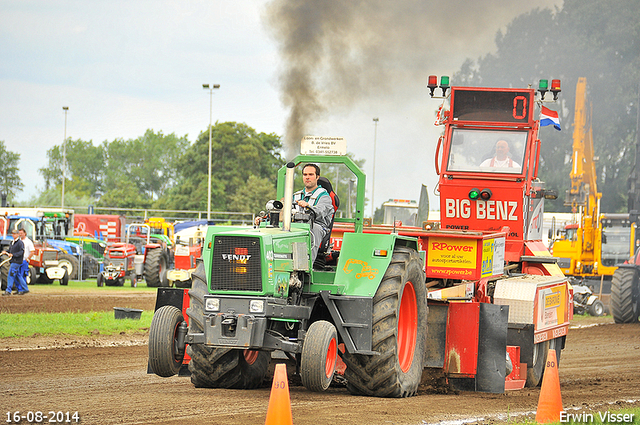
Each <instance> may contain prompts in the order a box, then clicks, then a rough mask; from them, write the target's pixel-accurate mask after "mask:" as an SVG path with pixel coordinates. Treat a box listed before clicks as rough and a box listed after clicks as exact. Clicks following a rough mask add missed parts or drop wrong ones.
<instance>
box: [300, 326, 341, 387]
mask: <svg viewBox="0 0 640 425" xmlns="http://www.w3.org/2000/svg"><path fill="white" fill-rule="evenodd" d="M337 362H338V333H337V331H336V327H335V326H333V324H332V323H329V322H326V321H324V320H320V321H317V322H313V323H312V324H311V326H309V329H308V330H307V334H306V336H305V338H304V345H303V346H302V356H301V359H300V378H301V379H302V385H304V386H305V387H306V388H307V389H309V390H310V391H318V392H319V391H325V390H326V389H327V388H329V385H330V384H331V380H332V379H333V373H334V372H335V371H336V364H337Z"/></svg>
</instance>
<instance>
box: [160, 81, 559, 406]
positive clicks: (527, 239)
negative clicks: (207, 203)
mask: <svg viewBox="0 0 640 425" xmlns="http://www.w3.org/2000/svg"><path fill="white" fill-rule="evenodd" d="M447 88H449V87H448V86H447ZM558 91H559V90H558ZM534 98H535V91H534V90H532V89H489V88H485V89H471V88H463V87H461V88H457V87H454V88H452V91H451V96H450V109H449V111H448V112H447V113H444V114H443V117H444V125H445V132H444V135H443V137H442V138H441V141H440V144H439V147H438V151H439V152H442V154H443V155H442V157H440V156H438V158H439V159H440V161H439V162H438V163H437V164H436V167H437V170H438V172H439V173H440V174H441V180H440V185H439V187H440V197H441V210H442V211H444V212H445V214H442V215H441V219H442V223H441V225H442V228H443V229H442V230H427V229H423V228H420V227H415V226H412V227H407V228H403V227H402V226H398V227H395V228H390V227H389V226H373V225H371V224H370V223H371V222H370V220H365V217H364V215H363V211H364V202H365V176H364V173H363V172H362V171H361V170H360V169H359V168H358V167H357V165H356V164H355V163H354V162H353V161H352V160H351V159H350V158H349V157H348V156H347V155H346V147H345V148H344V150H343V151H339V150H338V155H333V156H331V155H324V156H314V155H305V154H302V155H298V156H297V157H295V158H294V159H293V160H292V161H290V162H289V163H287V165H286V166H285V167H283V168H282V169H281V170H280V171H279V173H278V190H277V199H283V200H284V203H281V202H279V201H271V202H269V203H268V204H267V213H268V216H269V221H268V224H265V222H263V223H261V225H260V226H259V227H258V228H246V227H234V226H212V227H209V228H208V230H207V235H206V238H205V244H204V246H203V251H202V262H200V263H199V265H198V268H197V270H196V272H195V273H194V274H193V275H192V278H193V282H192V287H191V288H190V289H174V288H161V289H159V291H158V295H157V301H156V308H157V309H156V312H155V314H154V317H153V321H152V325H151V329H150V336H149V370H150V372H153V373H155V374H157V375H160V376H172V375H175V374H176V373H179V372H181V371H184V367H185V365H186V366H187V368H188V372H189V374H190V375H191V381H192V383H193V384H194V385H195V386H197V387H223V388H254V387H257V386H259V385H260V384H261V383H262V381H263V379H264V378H265V376H266V373H267V370H268V366H269V362H270V359H271V353H272V352H274V351H280V352H282V353H284V354H285V355H286V356H287V357H288V358H289V360H290V361H292V362H294V363H295V364H296V370H297V372H298V373H299V375H300V378H301V380H302V384H303V385H304V386H305V387H306V388H308V389H309V390H312V391H324V390H326V389H327V388H328V387H329V385H330V384H331V382H332V380H333V377H334V375H335V373H336V369H338V367H337V366H338V364H340V363H341V362H344V364H345V365H346V369H344V368H340V369H341V371H342V369H344V374H343V377H344V380H345V381H346V386H347V388H348V390H349V391H350V392H351V393H353V394H359V395H368V396H380V397H408V396H412V395H414V394H416V392H417V389H418V385H419V384H420V381H421V377H422V376H423V371H424V369H431V371H433V372H435V373H440V374H442V375H444V377H445V378H446V380H447V381H448V382H449V384H451V385H453V386H454V387H456V388H460V389H468V390H474V391H486V392H494V393H500V392H503V391H505V389H515V388H522V387H523V386H524V385H525V384H526V385H529V386H535V385H538V384H539V383H540V379H541V377H542V373H543V370H544V363H545V361H546V355H547V352H548V349H549V348H550V347H551V348H554V349H556V351H557V352H558V355H560V351H561V350H562V348H563V347H564V343H565V338H566V333H567V329H568V322H569V319H570V318H571V315H572V311H571V309H570V305H571V296H572V293H571V290H570V288H569V285H568V282H567V280H566V278H565V276H564V275H563V274H562V273H561V272H560V270H559V268H558V267H557V265H556V264H555V262H554V260H553V258H552V257H551V256H550V255H549V253H548V252H547V251H546V249H545V248H544V246H543V245H542V243H541V242H539V236H540V233H541V229H540V228H538V227H537V226H538V225H539V224H541V220H539V217H538V214H541V213H542V210H543V205H542V203H543V200H544V197H545V190H544V187H543V185H542V183H540V182H539V181H538V179H537V161H538V155H539V152H540V150H539V147H540V141H539V140H538V138H537V134H538V121H537V120H534V118H533V109H534V108H533V105H535V103H534ZM506 136H509V138H510V139H512V140H514V142H516V146H517V147H516V148H514V152H517V153H518V162H519V163H521V164H523V165H522V166H521V167H520V168H518V169H513V170H483V169H480V168H479V167H477V166H476V167H475V168H474V167H471V166H470V165H467V166H463V164H464V162H463V161H460V160H459V159H462V154H463V153H467V154H471V153H472V152H474V151H475V152H476V153H478V152H479V150H480V148H481V146H480V144H486V145H487V147H489V145H491V146H492V145H493V144H495V141H496V140H495V139H496V138H502V137H506ZM464 144H467V145H466V146H460V145H464ZM460 148H465V149H462V150H460ZM334 150H335V149H334ZM303 152H304V151H303ZM454 158H455V161H454ZM471 159H473V158H467V160H471ZM477 159H479V160H480V159H481V158H477ZM308 162H312V163H317V164H320V165H321V166H322V165H323V164H340V165H341V166H342V167H344V169H345V171H344V172H342V171H341V172H340V175H341V176H344V175H347V173H349V174H348V175H349V179H350V180H351V179H353V181H355V182H356V184H357V191H356V192H357V194H356V208H355V212H354V214H353V215H352V216H351V217H348V218H340V217H336V218H335V224H334V225H333V231H332V232H331V234H330V235H331V240H332V241H333V244H324V243H321V245H320V246H321V247H327V248H326V250H322V249H321V250H320V251H319V252H318V256H319V257H320V256H324V261H321V262H320V263H321V267H317V266H316V263H315V262H314V261H313V259H312V254H311V253H312V247H313V245H312V244H314V243H319V242H315V241H314V239H313V235H312V232H311V226H313V225H314V224H313V217H312V215H313V213H312V212H311V211H305V212H294V211H293V209H292V194H293V182H294V174H295V169H296V167H298V166H299V165H301V164H305V163H308ZM480 162H481V161H479V162H478V163H480ZM480 194H482V197H481V196H480ZM281 214H282V219H280V215H281ZM365 221H366V222H367V223H368V224H369V225H365ZM322 242H324V241H322ZM338 254H339V255H338ZM427 303H429V309H427ZM338 359H340V360H338Z"/></svg>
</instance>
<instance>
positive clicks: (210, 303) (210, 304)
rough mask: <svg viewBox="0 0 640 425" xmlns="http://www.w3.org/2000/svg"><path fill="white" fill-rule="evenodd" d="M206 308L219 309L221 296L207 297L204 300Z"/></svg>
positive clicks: (210, 309)
mask: <svg viewBox="0 0 640 425" xmlns="http://www.w3.org/2000/svg"><path fill="white" fill-rule="evenodd" d="M204 308H205V310H209V311H219V310H220V298H207V299H206V300H205V302H204Z"/></svg>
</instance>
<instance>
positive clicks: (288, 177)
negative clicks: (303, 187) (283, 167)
mask: <svg viewBox="0 0 640 425" xmlns="http://www.w3.org/2000/svg"><path fill="white" fill-rule="evenodd" d="M295 166H296V164H294V163H293V162H288V163H287V171H286V174H285V177H284V199H283V202H284V208H283V209H282V214H283V216H284V217H283V221H282V230H284V231H285V232H289V231H291V210H292V204H293V171H294V168H295Z"/></svg>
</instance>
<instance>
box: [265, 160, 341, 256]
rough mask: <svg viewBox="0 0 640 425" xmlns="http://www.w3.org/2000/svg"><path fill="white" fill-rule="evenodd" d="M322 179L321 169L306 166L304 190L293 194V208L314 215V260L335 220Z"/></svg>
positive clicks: (303, 176)
mask: <svg viewBox="0 0 640 425" xmlns="http://www.w3.org/2000/svg"><path fill="white" fill-rule="evenodd" d="M319 178H320V167H318V166H317V165H316V164H306V165H305V166H304V167H303V168H302V180H303V183H304V189H303V190H299V191H297V192H296V193H294V194H293V207H294V209H295V208H297V207H299V208H300V209H304V208H309V209H310V210H312V211H313V212H314V213H315V214H314V220H313V226H311V233H312V235H313V241H312V260H313V261H315V260H316V256H317V255H318V248H319V247H320V244H321V243H322V240H323V239H324V237H325V236H326V235H327V233H328V232H329V227H330V226H331V219H332V218H333V214H334V212H335V211H334V209H333V203H332V201H331V196H329V192H327V191H326V189H324V188H323V187H322V186H318V179H319ZM260 221H261V218H260V217H256V224H259V223H260Z"/></svg>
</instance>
